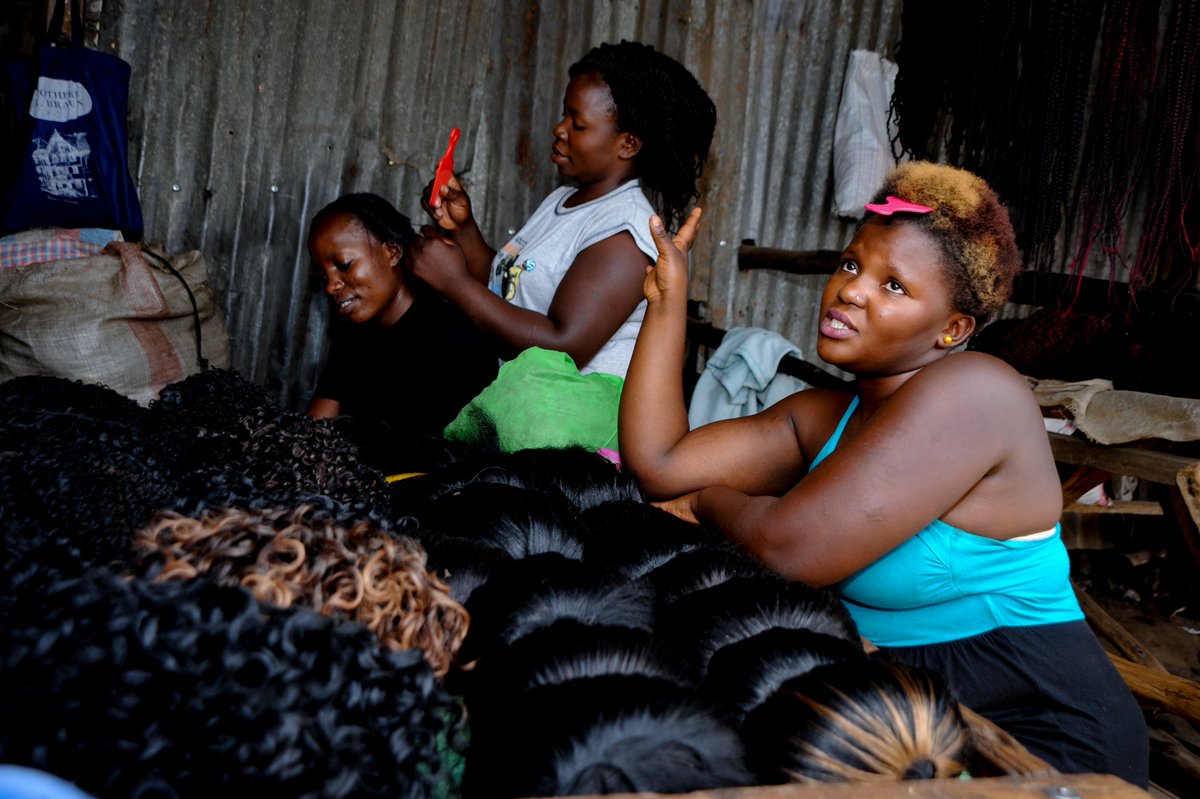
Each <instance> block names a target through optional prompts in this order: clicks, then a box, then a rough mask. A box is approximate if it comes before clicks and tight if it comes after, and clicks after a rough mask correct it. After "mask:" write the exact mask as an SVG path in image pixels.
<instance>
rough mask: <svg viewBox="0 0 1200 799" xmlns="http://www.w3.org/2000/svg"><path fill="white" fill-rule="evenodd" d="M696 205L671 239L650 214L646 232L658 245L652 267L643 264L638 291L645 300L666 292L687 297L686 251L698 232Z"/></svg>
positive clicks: (658, 296) (654, 299) (660, 295)
mask: <svg viewBox="0 0 1200 799" xmlns="http://www.w3.org/2000/svg"><path fill="white" fill-rule="evenodd" d="M701 213H702V212H701V210H700V208H699V206H697V207H696V208H693V209H692V212H691V213H690V214H688V218H687V220H685V221H684V223H683V226H682V227H681V228H679V232H678V233H676V234H675V237H674V238H671V237H670V235H669V234H668V233H667V229H666V227H665V226H664V225H663V223H662V219H660V218H659V217H658V216H652V217H650V235H651V236H652V237H653V238H654V244H655V246H656V247H657V248H658V260H657V261H655V262H654V265H653V266H648V267H646V281H645V283H643V284H642V292H643V293H644V294H645V295H646V301H647V302H649V303H652V304H653V303H656V302H658V301H659V300H661V299H662V298H663V297H664V296H666V295H667V294H671V295H676V296H682V297H683V298H684V301H685V302H686V300H687V290H688V253H689V252H691V249H692V244H693V243H694V242H695V241H696V234H697V233H698V232H699V231H700V215H701Z"/></svg>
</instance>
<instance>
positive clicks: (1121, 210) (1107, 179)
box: [1068, 0, 1158, 285]
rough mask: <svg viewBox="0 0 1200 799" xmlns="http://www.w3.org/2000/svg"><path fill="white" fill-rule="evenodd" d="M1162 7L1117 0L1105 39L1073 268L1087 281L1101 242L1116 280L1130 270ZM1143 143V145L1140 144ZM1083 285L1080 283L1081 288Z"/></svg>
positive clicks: (1108, 14)
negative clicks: (1129, 238)
mask: <svg viewBox="0 0 1200 799" xmlns="http://www.w3.org/2000/svg"><path fill="white" fill-rule="evenodd" d="M1157 52H1158V8H1157V7H1156V6H1155V5H1153V4H1150V3H1136V2H1128V0H1111V2H1109V3H1108V4H1107V7H1106V8H1105V11H1104V23H1103V26H1102V29H1101V34H1100V65H1099V68H1098V70H1097V75H1098V80H1097V84H1096V88H1095V91H1094V96H1093V100H1092V113H1091V117H1090V119H1089V121H1088V130H1087V138H1086V144H1085V147H1084V151H1083V160H1082V163H1081V164H1080V188H1079V198H1078V201H1077V203H1076V206H1077V209H1078V212H1077V216H1076V217H1075V224H1074V226H1073V229H1072V231H1071V234H1072V237H1073V240H1074V242H1075V243H1074V254H1073V257H1072V259H1071V261H1070V263H1069V264H1068V269H1069V270H1070V271H1071V273H1073V274H1074V275H1076V276H1078V277H1082V276H1083V273H1084V269H1085V268H1086V266H1087V263H1088V260H1089V258H1090V257H1091V253H1092V249H1093V247H1094V246H1095V245H1096V244H1097V243H1099V245H1100V249H1101V254H1102V256H1103V258H1104V259H1105V260H1106V261H1107V262H1108V264H1109V267H1110V271H1109V274H1110V275H1111V276H1112V277H1113V278H1114V279H1115V276H1116V275H1117V272H1118V268H1119V267H1124V266H1126V264H1125V263H1124V259H1123V258H1122V255H1121V244H1122V239H1123V238H1124V225H1123V222H1124V217H1125V213H1126V211H1127V210H1128V204H1129V200H1130V198H1131V197H1132V195H1133V191H1134V187H1135V186H1136V185H1137V182H1138V179H1139V177H1140V175H1141V173H1142V171H1143V169H1144V168H1145V158H1146V153H1147V151H1148V146H1147V143H1148V142H1149V137H1146V136H1143V135H1142V133H1141V132H1142V130H1143V129H1144V128H1145V126H1146V124H1147V122H1148V117H1149V113H1150V110H1151V109H1150V101H1151V98H1152V93H1153V86H1154V75H1155V67H1156V63H1157V62H1156V56H1157ZM1138 141H1142V142H1143V144H1142V145H1141V146H1140V147H1139V146H1135V142H1138ZM1077 285H1078V284H1077Z"/></svg>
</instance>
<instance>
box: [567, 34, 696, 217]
mask: <svg viewBox="0 0 1200 799" xmlns="http://www.w3.org/2000/svg"><path fill="white" fill-rule="evenodd" d="M585 73H595V74H597V75H599V76H600V77H601V78H602V79H603V80H604V82H605V83H606V84H608V88H609V91H611V92H612V98H613V104H614V105H615V106H616V123H617V130H618V131H621V132H625V133H632V134H634V135H635V136H637V137H638V138H640V139H641V140H642V148H641V150H640V151H639V152H638V154H637V155H636V156H635V157H634V165H635V166H636V167H637V173H638V177H639V178H640V179H641V181H642V186H643V187H644V188H645V189H646V190H647V191H649V192H651V193H652V194H653V195H654V197H652V200H653V201H654V203H653V204H654V205H655V206H656V207H657V208H659V210H660V212H661V213H662V215H663V221H664V222H665V223H666V225H667V227H668V228H669V229H672V230H675V229H678V228H679V226H680V225H682V224H683V220H684V219H685V218H686V216H687V206H688V204H689V203H690V202H691V201H692V200H694V199H696V198H697V197H699V196H700V191H699V189H698V188H697V186H696V183H697V181H698V180H699V179H700V174H701V172H702V171H703V169H704V162H705V160H706V159H707V158H708V148H709V145H710V144H712V137H713V130H714V129H715V127H716V124H717V107H716V106H715V105H714V104H713V101H712V99H711V98H709V96H708V94H707V93H706V92H705V91H704V88H703V87H702V86H701V85H700V83H699V81H697V80H696V78H695V76H693V75H692V73H691V72H689V71H688V69H687V67H685V66H684V65H683V64H680V63H679V62H678V61H676V60H675V59H673V58H671V57H670V56H667V55H665V54H664V53H660V52H658V51H657V50H655V49H654V48H653V47H651V46H650V45H648V44H641V43H639V42H630V41H626V40H624V39H622V40H621V43H620V44H602V45H600V46H598V47H595V48H593V49H591V50H590V51H588V53H587V54H586V55H585V56H584V57H583V58H581V59H580V60H579V61H577V62H576V63H574V64H572V65H571V68H570V69H569V70H568V72H567V74H568V75H570V77H572V78H574V77H576V76H578V75H582V74H585Z"/></svg>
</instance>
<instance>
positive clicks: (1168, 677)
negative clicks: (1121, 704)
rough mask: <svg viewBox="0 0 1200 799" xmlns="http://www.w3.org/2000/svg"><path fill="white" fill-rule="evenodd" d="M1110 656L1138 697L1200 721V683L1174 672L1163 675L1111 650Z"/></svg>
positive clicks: (1194, 722)
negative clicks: (1178, 675) (1177, 675)
mask: <svg viewBox="0 0 1200 799" xmlns="http://www.w3.org/2000/svg"><path fill="white" fill-rule="evenodd" d="M1108 657H1109V659H1110V660H1112V662H1113V665H1114V666H1116V667H1117V671H1118V672H1120V674H1121V678H1122V679H1123V680H1125V684H1126V685H1128V686H1129V690H1130V691H1132V692H1133V695H1134V696H1136V697H1138V698H1139V699H1143V700H1147V701H1150V702H1154V703H1156V704H1159V705H1162V707H1163V708H1164V709H1166V710H1168V711H1170V712H1171V713H1174V714H1175V715H1176V716H1182V717H1183V718H1185V719H1187V720H1188V721H1190V722H1192V723H1193V724H1200V685H1198V684H1196V683H1195V682H1193V681H1191V680H1189V679H1186V678H1184V677H1176V676H1175V675H1174V674H1163V673H1162V672H1160V671H1157V670H1156V669H1153V668H1151V667H1149V666H1143V665H1142V664H1140V663H1134V662H1133V661H1132V660H1126V659H1125V658H1123V657H1121V656H1120V655H1114V654H1112V653H1111V652H1110V653H1109V655H1108Z"/></svg>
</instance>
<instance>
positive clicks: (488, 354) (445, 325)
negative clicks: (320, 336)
mask: <svg viewBox="0 0 1200 799" xmlns="http://www.w3.org/2000/svg"><path fill="white" fill-rule="evenodd" d="M498 369H499V361H498V360H497V357H496V354H495V352H494V351H493V349H492V347H491V346H490V344H489V343H488V341H487V339H486V338H485V337H484V335H483V334H482V333H481V332H480V331H479V329H478V328H477V327H475V325H474V324H473V323H472V322H471V321H470V320H469V319H467V318H466V316H464V315H463V313H462V312H461V311H459V310H458V309H457V308H456V307H454V306H453V305H451V304H450V303H448V302H446V301H445V300H444V299H442V298H441V297H440V296H438V295H437V294H434V293H432V292H419V293H418V294H417V296H416V298H415V299H414V300H413V304H412V305H411V306H409V309H408V311H406V312H405V314H404V316H402V317H400V319H399V320H397V322H396V323H395V324H393V325H391V326H390V327H383V326H380V325H377V324H371V323H368V324H364V325H354V324H349V323H344V322H341V321H340V320H335V322H334V325H333V329H332V332H331V345H330V349H329V357H328V359H327V360H326V361H325V369H324V371H323V372H322V373H321V379H320V380H319V381H318V382H317V389H316V391H315V392H314V396H316V397H319V398H322V399H331V400H337V401H338V402H339V403H340V405H341V407H340V411H339V412H340V413H341V414H342V415H345V416H351V417H354V419H355V421H356V422H359V423H362V424H363V425H365V426H367V427H368V428H380V429H382V430H386V431H388V432H390V433H392V434H401V435H406V436H407V435H412V436H414V437H416V436H425V435H436V436H440V435H441V433H442V430H443V429H444V428H445V426H446V425H447V424H449V423H450V421H451V420H453V419H454V417H455V416H457V415H458V412H459V411H460V410H462V408H463V406H464V405H466V404H467V403H468V402H469V401H470V400H471V399H472V398H474V397H475V395H476V394H478V393H479V392H480V391H482V390H483V389H484V388H485V387H486V386H487V385H488V384H490V383H491V382H492V381H493V380H495V379H496V373H497V371H498Z"/></svg>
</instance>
